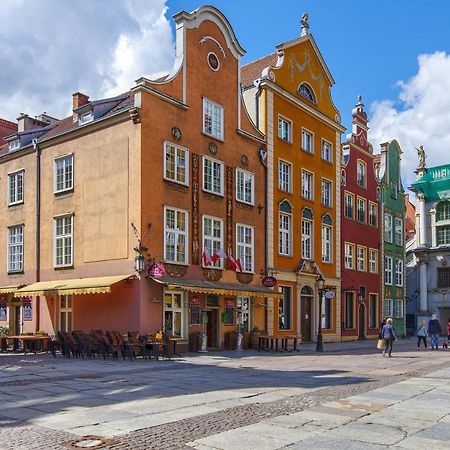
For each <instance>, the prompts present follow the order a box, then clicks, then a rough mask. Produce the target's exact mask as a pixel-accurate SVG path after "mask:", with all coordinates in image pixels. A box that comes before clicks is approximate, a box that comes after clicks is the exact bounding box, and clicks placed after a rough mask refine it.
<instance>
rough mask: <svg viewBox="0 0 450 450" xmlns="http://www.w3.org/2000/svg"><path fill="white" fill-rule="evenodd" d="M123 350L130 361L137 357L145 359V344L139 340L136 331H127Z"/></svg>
mask: <svg viewBox="0 0 450 450" xmlns="http://www.w3.org/2000/svg"><path fill="white" fill-rule="evenodd" d="M125 348H126V354H127V356H128V358H129V359H130V361H132V360H133V359H136V358H137V357H138V356H142V357H144V358H147V354H146V348H145V344H144V342H142V340H141V339H140V336H139V333H138V332H137V331H129V332H128V333H127V340H126V342H125Z"/></svg>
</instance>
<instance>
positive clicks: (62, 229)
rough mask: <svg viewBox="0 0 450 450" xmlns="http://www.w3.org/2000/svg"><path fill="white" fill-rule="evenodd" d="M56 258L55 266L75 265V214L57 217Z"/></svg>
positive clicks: (55, 226) (55, 219)
mask: <svg viewBox="0 0 450 450" xmlns="http://www.w3.org/2000/svg"><path fill="white" fill-rule="evenodd" d="M53 223H54V233H55V241H54V250H53V254H54V260H53V264H54V266H55V267H66V266H72V265H73V215H70V216H61V217H55V218H54V219H53Z"/></svg>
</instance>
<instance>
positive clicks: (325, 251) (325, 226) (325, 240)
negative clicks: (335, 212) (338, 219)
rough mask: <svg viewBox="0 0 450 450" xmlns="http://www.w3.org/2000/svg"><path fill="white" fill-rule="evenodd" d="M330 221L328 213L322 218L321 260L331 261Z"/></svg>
mask: <svg viewBox="0 0 450 450" xmlns="http://www.w3.org/2000/svg"><path fill="white" fill-rule="evenodd" d="M331 225H332V221H331V217H330V215H329V214H325V216H324V217H323V219H322V261H323V262H327V263H329V262H331V236H332V227H331Z"/></svg>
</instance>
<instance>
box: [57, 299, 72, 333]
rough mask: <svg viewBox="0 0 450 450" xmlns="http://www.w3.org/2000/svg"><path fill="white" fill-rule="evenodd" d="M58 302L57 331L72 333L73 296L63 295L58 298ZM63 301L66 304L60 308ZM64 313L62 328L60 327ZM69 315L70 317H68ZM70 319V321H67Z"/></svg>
mask: <svg viewBox="0 0 450 450" xmlns="http://www.w3.org/2000/svg"><path fill="white" fill-rule="evenodd" d="M58 299H59V302H58V331H66V332H68V333H70V332H72V330H73V295H71V294H69V295H66V294H63V295H59V296H58ZM63 300H65V302H66V306H62V304H63ZM61 313H65V317H66V319H65V321H64V322H65V326H64V328H63V327H62V326H61V324H62V322H63V320H62V317H61V316H62V314H61ZM69 314H70V315H69ZM69 317H70V319H69Z"/></svg>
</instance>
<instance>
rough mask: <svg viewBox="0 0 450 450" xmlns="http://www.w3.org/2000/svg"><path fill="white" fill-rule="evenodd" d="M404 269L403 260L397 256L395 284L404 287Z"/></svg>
mask: <svg viewBox="0 0 450 450" xmlns="http://www.w3.org/2000/svg"><path fill="white" fill-rule="evenodd" d="M403 270H404V264H403V260H402V259H399V258H397V259H396V260H395V285H396V286H398V287H403Z"/></svg>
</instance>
